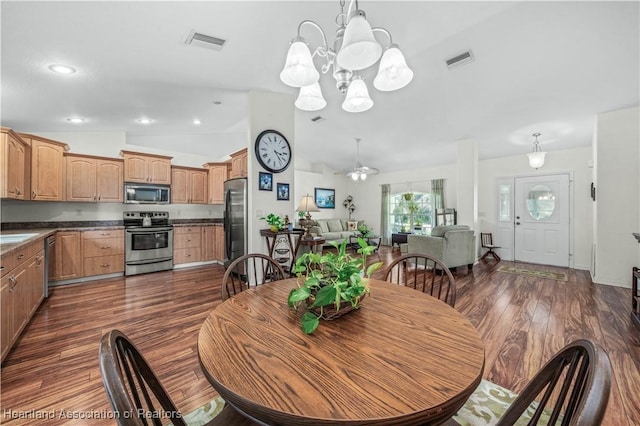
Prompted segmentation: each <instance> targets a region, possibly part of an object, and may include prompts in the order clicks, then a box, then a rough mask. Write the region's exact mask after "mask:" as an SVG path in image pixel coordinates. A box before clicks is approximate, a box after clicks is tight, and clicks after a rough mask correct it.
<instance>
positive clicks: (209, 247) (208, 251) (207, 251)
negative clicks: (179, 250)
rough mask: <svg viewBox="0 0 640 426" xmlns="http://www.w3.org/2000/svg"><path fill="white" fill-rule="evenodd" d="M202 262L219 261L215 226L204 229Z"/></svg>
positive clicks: (204, 227)
mask: <svg viewBox="0 0 640 426" xmlns="http://www.w3.org/2000/svg"><path fill="white" fill-rule="evenodd" d="M202 260H203V261H205V262H208V261H211V260H217V257H216V227H215V226H203V227H202Z"/></svg>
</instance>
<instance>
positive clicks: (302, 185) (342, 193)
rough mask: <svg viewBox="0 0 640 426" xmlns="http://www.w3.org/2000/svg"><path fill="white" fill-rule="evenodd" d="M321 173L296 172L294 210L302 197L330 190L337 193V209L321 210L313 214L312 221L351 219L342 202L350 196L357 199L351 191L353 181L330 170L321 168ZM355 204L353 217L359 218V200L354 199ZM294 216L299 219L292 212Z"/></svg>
mask: <svg viewBox="0 0 640 426" xmlns="http://www.w3.org/2000/svg"><path fill="white" fill-rule="evenodd" d="M319 169H320V170H319V171H307V170H299V169H297V170H296V190H295V203H294V206H293V208H294V209H295V208H297V207H298V205H299V204H300V200H302V197H303V196H305V195H307V194H309V195H311V196H312V197H313V196H314V190H315V188H328V189H334V190H335V191H336V208H335V209H319V210H320V211H319V212H317V213H311V218H312V219H332V218H339V219H346V218H347V217H349V212H347V210H346V209H345V208H344V206H343V205H342V202H343V201H344V199H345V198H347V196H348V195H351V196H353V197H354V198H355V196H354V194H352V193H351V192H350V191H351V184H350V182H351V179H349V178H348V177H346V176H344V175H339V174H338V175H336V174H335V172H334V171H333V170H331V169H329V168H322V167H321V168H319ZM353 203H354V204H355V205H356V211H355V212H354V214H353V215H352V217H353V218H358V217H359V215H358V213H359V212H360V211H359V209H358V200H357V199H354V201H353ZM292 214H293V216H291V215H290V216H289V217H295V218H297V215H296V214H295V212H292Z"/></svg>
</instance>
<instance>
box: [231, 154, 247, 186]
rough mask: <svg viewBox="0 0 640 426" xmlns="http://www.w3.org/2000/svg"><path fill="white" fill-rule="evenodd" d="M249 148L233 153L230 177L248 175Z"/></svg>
mask: <svg viewBox="0 0 640 426" xmlns="http://www.w3.org/2000/svg"><path fill="white" fill-rule="evenodd" d="M247 173H248V172H247V148H245V149H241V150H240V151H238V152H234V153H233V154H231V173H230V174H229V178H230V179H233V178H238V177H247Z"/></svg>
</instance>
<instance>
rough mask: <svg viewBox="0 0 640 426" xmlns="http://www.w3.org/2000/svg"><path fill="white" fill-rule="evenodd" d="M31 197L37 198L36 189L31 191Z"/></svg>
mask: <svg viewBox="0 0 640 426" xmlns="http://www.w3.org/2000/svg"><path fill="white" fill-rule="evenodd" d="M31 198H32V199H34V200H35V199H36V193H35V191H34V192H32V193H31Z"/></svg>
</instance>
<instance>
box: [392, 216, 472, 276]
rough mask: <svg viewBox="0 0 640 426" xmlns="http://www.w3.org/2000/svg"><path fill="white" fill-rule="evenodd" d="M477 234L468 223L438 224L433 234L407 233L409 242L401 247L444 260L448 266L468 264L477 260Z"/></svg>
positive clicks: (404, 251) (406, 251)
mask: <svg viewBox="0 0 640 426" xmlns="http://www.w3.org/2000/svg"><path fill="white" fill-rule="evenodd" d="M475 247H476V236H475V233H474V231H473V230H471V229H470V228H469V227H468V226H467V225H446V226H436V227H435V228H433V229H432V230H431V236H426V235H414V234H409V235H407V243H406V244H402V246H401V247H400V249H401V252H402V253H403V254H404V253H424V254H428V255H430V256H433V257H436V258H438V259H440V260H442V261H443V262H444V264H445V265H447V267H448V268H455V267H458V266H463V265H467V266H468V267H469V268H472V267H473V263H474V262H475V260H476V256H475V253H476V248H475Z"/></svg>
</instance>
